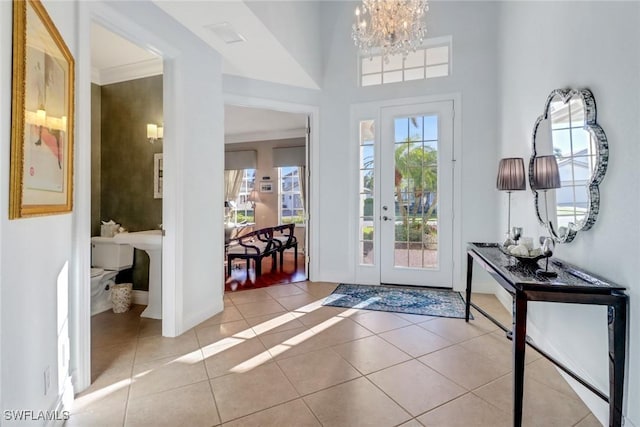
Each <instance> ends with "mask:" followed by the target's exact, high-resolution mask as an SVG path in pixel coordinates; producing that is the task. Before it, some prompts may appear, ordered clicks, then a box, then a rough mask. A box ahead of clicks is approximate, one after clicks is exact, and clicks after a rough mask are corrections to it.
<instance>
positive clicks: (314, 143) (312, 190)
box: [220, 88, 320, 281]
mask: <svg viewBox="0 0 640 427" xmlns="http://www.w3.org/2000/svg"><path fill="white" fill-rule="evenodd" d="M223 91H224V88H223ZM224 103H225V105H227V104H229V105H237V106H241V107H251V108H262V109H266V110H274V111H281V112H285V113H295V114H306V115H307V116H308V117H309V122H310V125H311V133H310V135H309V138H308V140H309V143H308V144H307V155H308V157H307V158H308V164H307V168H306V169H307V177H308V179H307V190H308V191H307V194H308V196H307V198H308V199H309V200H308V201H307V202H306V203H307V207H308V212H307V213H306V215H307V219H308V220H307V227H306V230H305V233H306V239H307V241H306V242H305V264H306V263H307V260H309V261H308V266H309V269H308V271H307V276H308V278H309V280H311V281H313V280H315V279H316V278H317V277H319V272H320V265H319V262H320V260H319V259H318V256H319V254H320V250H319V247H318V235H319V234H318V233H319V230H318V221H317V220H316V218H318V214H319V208H320V204H319V199H318V194H319V189H320V179H319V178H320V174H319V162H318V159H319V158H320V155H319V154H320V146H319V144H318V141H319V140H320V130H319V128H320V108H319V107H317V106H314V105H307V104H297V103H292V102H284V101H277V100H273V99H267V98H258V97H252V96H245V95H235V94H224ZM220 203H222V201H221V202H220Z"/></svg>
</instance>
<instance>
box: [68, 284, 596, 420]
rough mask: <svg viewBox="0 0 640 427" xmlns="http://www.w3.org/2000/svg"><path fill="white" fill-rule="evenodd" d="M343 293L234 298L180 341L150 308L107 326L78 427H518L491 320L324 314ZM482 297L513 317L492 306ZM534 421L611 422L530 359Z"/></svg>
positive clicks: (310, 289)
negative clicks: (166, 334)
mask: <svg viewBox="0 0 640 427" xmlns="http://www.w3.org/2000/svg"><path fill="white" fill-rule="evenodd" d="M335 286H336V285H335V284H329V283H309V282H303V283H297V284H287V285H281V286H275V287H269V288H264V289H256V290H250V291H244V292H238V293H232V294H227V295H226V296H225V306H226V309H225V311H224V312H223V313H221V314H219V315H217V316H214V317H212V318H211V319H209V320H207V321H205V322H203V323H202V324H200V325H198V326H197V327H195V328H194V329H192V330H190V331H188V332H186V333H185V334H183V335H181V336H180V337H178V338H174V339H171V338H163V337H162V336H161V335H160V321H155V320H149V319H141V318H140V317H139V314H140V312H141V309H142V307H139V306H138V307H135V308H134V309H133V311H131V312H129V313H126V314H120V315H115V314H113V313H110V312H107V313H103V314H100V315H97V316H94V317H93V319H92V334H93V344H92V357H93V378H94V383H93V385H92V386H91V387H90V388H89V389H88V390H86V391H84V392H83V393H81V394H80V395H79V396H78V397H77V399H76V402H75V404H74V408H73V411H72V415H71V418H70V420H69V421H68V422H67V425H70V426H122V425H126V426H162V425H167V426H177V425H185V426H215V425H220V424H222V425H224V426H279V427H280V426H296V427H298V426H320V425H324V426H438V427H440V426H491V427H493V426H509V425H511V415H510V412H511V374H510V371H511V368H510V366H511V360H510V342H509V341H507V340H506V339H505V337H504V334H503V333H502V332H500V331H499V330H498V329H497V328H495V327H494V325H493V324H492V323H490V322H489V321H488V320H486V319H484V318H483V317H482V316H481V315H479V314H476V320H474V321H472V322H470V323H469V324H466V323H465V322H464V321H463V320H460V319H446V318H431V317H428V316H417V315H403V314H392V313H382V312H372V311H363V310H352V309H340V308H335V307H324V306H322V305H321V302H322V300H323V298H324V297H325V296H326V295H328V294H329V293H330V292H331V291H332V290H333V289H334V288H335ZM473 298H474V301H476V302H478V303H480V304H481V305H482V306H483V307H485V308H486V309H487V310H489V311H491V312H492V313H494V314H496V315H499V316H502V317H503V318H505V319H507V320H508V318H509V314H508V312H507V311H506V310H505V309H504V308H503V307H502V306H501V305H500V304H499V303H498V301H497V300H496V299H495V298H494V297H493V296H487V295H476V296H474V297H473ZM524 419H525V422H524V424H525V425H527V426H562V427H566V426H578V427H590V426H598V425H599V424H598V422H597V421H596V419H595V418H594V417H593V415H591V414H590V412H589V410H588V409H587V407H586V406H585V405H584V404H583V403H582V402H581V401H580V400H579V399H578V397H577V396H576V395H575V394H574V393H573V391H572V390H571V388H569V386H568V385H567V384H566V383H565V382H564V380H563V379H562V378H561V376H560V375H559V374H558V373H557V372H556V371H555V369H554V368H553V366H551V365H550V364H549V362H547V361H546V360H545V359H544V358H541V357H540V356H539V355H538V354H536V353H535V352H532V351H530V350H528V353H527V368H526V387H525V414H524Z"/></svg>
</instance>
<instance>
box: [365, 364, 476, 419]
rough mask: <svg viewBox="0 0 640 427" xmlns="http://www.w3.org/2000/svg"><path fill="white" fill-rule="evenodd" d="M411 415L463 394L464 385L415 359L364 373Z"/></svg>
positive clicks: (418, 413)
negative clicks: (368, 373) (461, 385)
mask: <svg viewBox="0 0 640 427" xmlns="http://www.w3.org/2000/svg"><path fill="white" fill-rule="evenodd" d="M367 378H369V379H370V380H371V381H372V382H373V383H374V384H375V385H377V386H378V387H380V389H382V391H384V392H385V393H386V394H387V395H389V396H390V397H391V398H392V399H393V400H395V401H396V402H398V403H399V404H400V406H402V407H403V408H404V409H405V410H407V411H408V412H409V413H410V414H411V415H413V416H417V415H420V414H422V413H424V412H426V411H429V410H430V409H433V408H435V407H436V406H438V405H442V404H443V403H445V402H448V401H450V400H452V399H455V398H456V397H458V396H460V395H462V394H464V393H465V392H466V390H465V389H463V388H462V387H460V386H459V385H457V384H455V383H454V382H452V381H450V380H448V379H447V378H445V377H444V376H442V375H440V374H439V373H437V372H436V371H434V370H433V369H431V368H429V367H427V366H425V365H423V364H421V363H420V362H418V361H417V360H410V361H408V362H404V363H401V364H399V365H395V366H392V367H390V368H387V369H383V370H382V371H378V372H375V373H373V374H370V375H367Z"/></svg>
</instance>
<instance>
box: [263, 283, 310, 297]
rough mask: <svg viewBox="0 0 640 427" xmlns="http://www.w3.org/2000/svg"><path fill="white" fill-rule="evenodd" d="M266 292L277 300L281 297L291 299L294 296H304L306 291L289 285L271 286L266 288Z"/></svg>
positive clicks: (291, 284)
mask: <svg viewBox="0 0 640 427" xmlns="http://www.w3.org/2000/svg"><path fill="white" fill-rule="evenodd" d="M265 292H266V293H268V294H269V295H271V297H272V298H275V299H276V300H277V299H278V298H281V297H290V296H292V295H300V294H304V293H305V291H303V290H302V289H300V288H299V287H297V286H296V285H294V284H293V283H287V284H286V285H278V286H269V287H267V288H265Z"/></svg>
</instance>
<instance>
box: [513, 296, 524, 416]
mask: <svg viewBox="0 0 640 427" xmlns="http://www.w3.org/2000/svg"><path fill="white" fill-rule="evenodd" d="M514 298H515V310H514V311H515V312H514V313H513V315H514V320H513V426H514V427H520V426H521V425H522V406H523V405H522V398H523V395H524V355H525V348H526V338H527V297H526V295H525V294H524V293H522V292H520V291H516V294H515V296H514Z"/></svg>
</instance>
